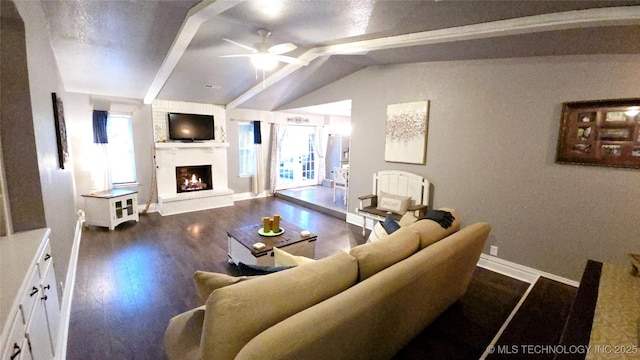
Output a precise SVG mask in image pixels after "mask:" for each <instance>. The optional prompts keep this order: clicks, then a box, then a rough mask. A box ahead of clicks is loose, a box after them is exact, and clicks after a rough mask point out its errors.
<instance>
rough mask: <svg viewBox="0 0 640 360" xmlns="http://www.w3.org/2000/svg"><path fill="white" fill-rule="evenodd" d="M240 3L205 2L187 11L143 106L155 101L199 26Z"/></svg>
mask: <svg viewBox="0 0 640 360" xmlns="http://www.w3.org/2000/svg"><path fill="white" fill-rule="evenodd" d="M242 1H243V0H234V1H230V0H224V1H217V0H205V1H202V2H200V3H198V4H197V5H195V6H194V7H192V8H191V9H190V10H189V12H188V13H187V16H186V18H185V20H184V21H183V22H182V26H181V27H180V30H179V31H178V34H177V35H176V37H175V39H173V43H172V44H171V47H170V48H169V52H168V53H167V55H166V56H165V58H164V60H163V61H162V64H161V65H160V69H158V72H157V73H156V76H155V78H154V79H153V81H152V82H151V85H150V86H149V89H147V93H146V95H145V96H144V100H143V102H144V103H145V104H151V103H152V102H153V100H155V99H156V97H157V96H158V94H159V93H160V90H162V87H163V86H164V84H165V83H166V82H167V80H168V79H169V76H171V73H172V72H173V69H174V68H175V67H176V65H177V64H178V61H180V58H181V57H182V55H183V54H184V52H185V51H186V50H187V46H189V43H191V40H192V39H193V37H194V36H195V34H196V32H197V31H198V29H199V28H200V25H201V24H202V23H203V22H205V21H207V20H209V19H211V18H213V17H214V16H216V15H218V14H220V13H222V12H224V11H225V10H227V9H229V8H231V7H233V6H236V5H237V4H239V3H241V2H242Z"/></svg>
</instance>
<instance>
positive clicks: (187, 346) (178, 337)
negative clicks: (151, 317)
mask: <svg viewBox="0 0 640 360" xmlns="http://www.w3.org/2000/svg"><path fill="white" fill-rule="evenodd" d="M204 313H205V307H204V306H200V307H197V308H195V309H191V310H189V311H187V312H183V313H182V314H180V315H176V316H174V317H173V318H171V320H169V326H167V331H166V332H165V334H164V352H165V354H166V355H167V359H180V360H196V359H198V352H199V349H200V336H201V335H202V322H203V319H204Z"/></svg>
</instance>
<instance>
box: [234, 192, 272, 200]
mask: <svg viewBox="0 0 640 360" xmlns="http://www.w3.org/2000/svg"><path fill="white" fill-rule="evenodd" d="M271 195H272V194H271V190H265V191H263V192H261V193H260V194H258V195H256V194H254V193H252V192H244V193H234V194H233V201H243V200H251V199H258V198H265V197H270V196H271Z"/></svg>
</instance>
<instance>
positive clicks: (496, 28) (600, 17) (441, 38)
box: [145, 6, 640, 110]
mask: <svg viewBox="0 0 640 360" xmlns="http://www.w3.org/2000/svg"><path fill="white" fill-rule="evenodd" d="M639 21H640V6H620V7H611V8H599V9H585V10H573V11H564V12H558V13H549V14H541V15H532V16H525V17H520V18H514V19H507V20H498V21H490V22H486V23H479V24H473V25H465V26H457V27H451V28H446V29H438V30H428V31H421V32H416V33H411V34H403V35H396V36H388V37H382V38H377V39H369V40H362V41H354V42H347V43H342V44H336V45H329V46H321V47H316V48H313V49H310V50H309V51H307V52H305V53H304V54H302V55H301V56H300V57H298V59H300V60H303V61H306V62H309V63H311V62H312V61H313V60H315V59H316V58H318V57H323V56H331V55H348V54H363V53H367V52H369V51H375V50H388V49H395V48H401V47H402V48H404V47H411V46H420V45H430V44H440V43H450V42H454V41H463V40H474V39H487V38H495V37H501V36H510V35H519V34H535V33H540V32H545V31H554V30H568V29H581V28H590V27H598V26H615V25H633V24H638V22H639ZM301 67H302V65H297V64H287V65H285V66H283V67H282V68H281V69H280V70H278V71H276V72H275V73H273V74H272V75H270V76H268V77H267V78H266V79H264V80H263V81H262V82H261V83H260V84H258V85H255V86H254V87H252V88H251V89H249V90H247V91H246V92H245V93H243V94H241V95H240V96H238V97H237V98H235V99H234V100H232V101H231V102H229V104H227V109H228V110H230V109H235V108H236V107H238V106H240V105H241V104H242V103H244V102H245V101H247V100H249V99H251V98H252V97H254V96H256V95H257V94H259V93H261V92H263V91H264V90H266V89H267V88H269V87H271V86H272V85H274V84H276V83H277V82H279V81H280V80H282V79H284V78H285V77H287V76H289V75H291V74H292V73H294V72H296V71H297V70H298V69H300V68H301ZM145 103H146V102H145Z"/></svg>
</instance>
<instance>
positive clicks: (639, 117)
mask: <svg viewBox="0 0 640 360" xmlns="http://www.w3.org/2000/svg"><path fill="white" fill-rule="evenodd" d="M556 162H557V163H561V164H579V165H596V166H612V167H624V168H635V169H638V168H640V99H616V100H596V101H581V102H567V103H564V104H562V117H561V120H560V133H559V135H558V147H557V151H556Z"/></svg>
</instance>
